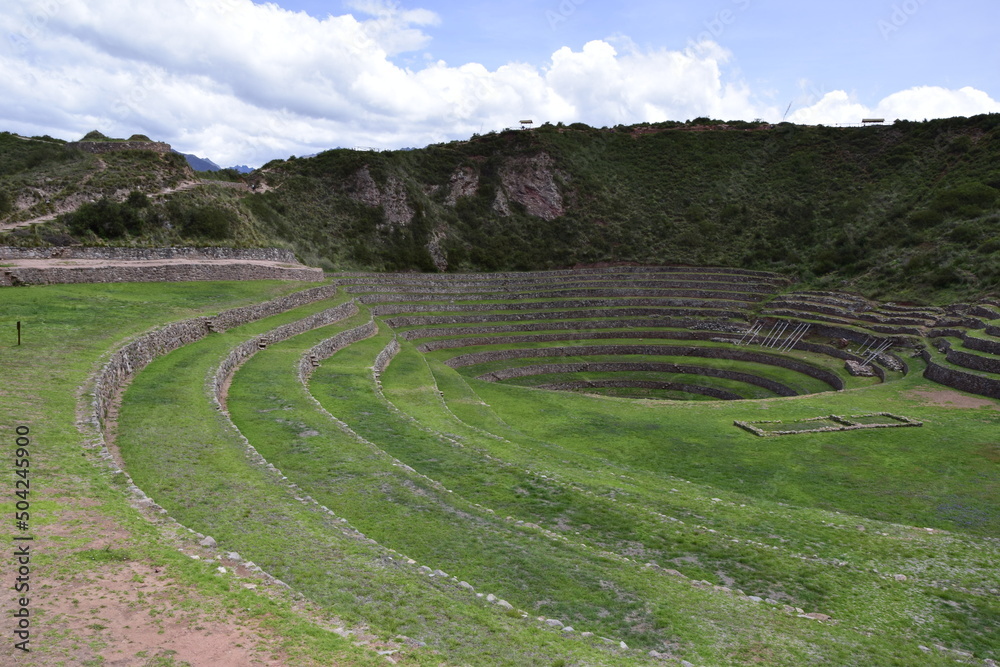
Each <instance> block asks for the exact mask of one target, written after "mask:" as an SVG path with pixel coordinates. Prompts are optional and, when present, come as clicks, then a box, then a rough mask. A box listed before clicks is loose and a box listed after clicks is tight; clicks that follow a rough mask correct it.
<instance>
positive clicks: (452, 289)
mask: <svg viewBox="0 0 1000 667" xmlns="http://www.w3.org/2000/svg"><path fill="white" fill-rule="evenodd" d="M338 282H339V284H341V285H344V286H345V290H346V291H347V292H348V293H349V294H381V293H387V292H397V293H403V294H407V295H409V294H413V293H423V294H449V295H451V294H460V293H463V292H470V291H473V292H481V293H482V292H484V293H486V294H487V295H490V296H493V298H497V297H496V295H500V294H503V295H508V294H516V295H518V296H521V297H522V298H525V297H524V296H523V294H524V293H525V292H527V291H528V290H538V289H544V288H547V289H548V291H547V292H545V293H546V294H551V293H553V292H556V291H558V290H565V289H577V290H601V289H608V290H613V289H659V290H711V292H712V293H716V294H718V293H727V292H733V293H736V294H750V295H761V296H766V295H770V294H773V293H774V287H772V286H770V285H763V284H750V283H732V282H724V281H714V280H701V281H698V282H687V281H677V280H618V279H615V278H608V279H602V280H585V281H574V280H567V279H565V278H551V279H538V280H531V281H512V280H503V281H495V282H488V281H477V282H473V281H469V282H461V283H458V282H451V283H447V284H443V283H441V282H435V281H434V280H433V279H430V278H428V279H426V280H422V281H417V280H414V281H412V282H406V283H402V282H397V283H392V284H379V285H366V284H364V283H362V284H359V283H354V282H350V281H346V280H339V281H338ZM754 300H757V298H755V299H754Z"/></svg>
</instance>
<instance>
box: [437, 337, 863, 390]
mask: <svg viewBox="0 0 1000 667" xmlns="http://www.w3.org/2000/svg"><path fill="white" fill-rule="evenodd" d="M598 355H643V356H688V357H701V358H708V359H729V360H733V361H747V362H753V363H759V364H765V365H769V366H780V367H782V368H787V369H789V370H792V371H795V372H797V373H801V374H803V375H808V376H810V377H812V378H815V379H817V380H820V381H821V382H825V383H826V384H828V385H830V386H831V387H833V388H834V389H837V390H841V389H843V388H844V381H843V380H842V379H841V378H840V376H838V375H837V374H836V373H833V372H832V371H828V370H826V369H823V368H816V367H814V366H810V365H809V364H804V363H802V362H799V361H796V360H794V359H788V358H785V357H778V356H774V355H770V354H763V353H760V352H754V351H751V350H734V349H730V348H709V347H680V346H674V345H580V346H572V347H560V348H537V349H529V350H492V351H488V352H471V353H469V354H462V355H459V356H457V357H452V358H451V359H448V360H447V361H446V362H445V363H446V364H447V365H448V366H451V367H452V368H460V367H462V366H470V365H472V364H482V363H490V362H495V361H513V360H515V359H530V358H535V357H558V356H598Z"/></svg>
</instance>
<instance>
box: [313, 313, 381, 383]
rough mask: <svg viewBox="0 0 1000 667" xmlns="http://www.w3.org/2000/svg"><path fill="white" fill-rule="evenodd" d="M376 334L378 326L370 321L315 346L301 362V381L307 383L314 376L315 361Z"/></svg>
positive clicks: (326, 357) (328, 356)
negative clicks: (313, 363)
mask: <svg viewBox="0 0 1000 667" xmlns="http://www.w3.org/2000/svg"><path fill="white" fill-rule="evenodd" d="M376 333H378V325H376V324H375V322H374V321H369V322H367V323H365V324H362V325H361V326H359V327H354V328H353V329H350V330H348V331H343V332H341V333H339V334H337V335H336V336H333V337H331V338H327V339H326V340H324V341H323V342H321V343H319V344H318V345H315V346H313V347H312V348H310V349H309V351H308V352H306V353H305V354H304V355H302V358H301V359H300V360H299V380H301V381H302V382H305V381H306V380H308V379H309V376H310V375H312V372H313V365H312V360H313V359H316V360H317V361H322V360H323V359H329V358H330V357H332V356H333V355H334V354H336V353H337V352H339V351H340V350H343V349H344V348H345V347H347V346H348V345H352V344H354V343H357V342H358V341H362V340H364V339H366V338H371V337H372V336H374V335H375V334H376Z"/></svg>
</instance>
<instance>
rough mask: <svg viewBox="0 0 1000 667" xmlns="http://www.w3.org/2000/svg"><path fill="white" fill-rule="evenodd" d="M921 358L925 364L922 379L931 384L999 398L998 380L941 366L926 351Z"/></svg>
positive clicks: (999, 381) (999, 383) (999, 387)
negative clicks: (934, 383)
mask: <svg viewBox="0 0 1000 667" xmlns="http://www.w3.org/2000/svg"><path fill="white" fill-rule="evenodd" d="M923 357H924V360H925V361H926V362H927V368H926V370H924V377H925V378H927V379H928V380H930V381H931V382H937V383H938V384H943V385H945V386H948V387H952V388H953V389H959V390H961V391H967V392H969V393H971V394H979V395H980V396H988V397H990V398H1000V380H997V379H993V378H988V377H983V376H981V375H976V374H974V373H969V372H965V371H962V370H960V369H957V368H948V367H946V366H942V365H941V364H939V363H937V362H935V361H934V359H933V358H932V357H931V354H930V353H929V352H927V351H926V350H925V351H924V352H923Z"/></svg>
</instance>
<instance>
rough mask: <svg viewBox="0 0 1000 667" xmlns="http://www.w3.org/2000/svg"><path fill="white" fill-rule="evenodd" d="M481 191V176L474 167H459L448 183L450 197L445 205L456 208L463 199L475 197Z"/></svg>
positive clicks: (446, 199) (445, 201)
mask: <svg viewBox="0 0 1000 667" xmlns="http://www.w3.org/2000/svg"><path fill="white" fill-rule="evenodd" d="M478 190H479V174H477V173H476V170H475V169H473V168H472V167H459V168H458V169H456V170H455V173H453V174H452V175H451V179H450V180H449V181H448V196H447V198H445V200H444V203H445V204H447V205H448V206H454V205H455V204H456V203H457V202H458V200H459V198H461V197H472V196H475V194H476V192H477V191H478Z"/></svg>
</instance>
